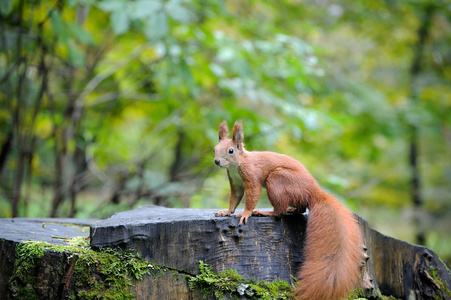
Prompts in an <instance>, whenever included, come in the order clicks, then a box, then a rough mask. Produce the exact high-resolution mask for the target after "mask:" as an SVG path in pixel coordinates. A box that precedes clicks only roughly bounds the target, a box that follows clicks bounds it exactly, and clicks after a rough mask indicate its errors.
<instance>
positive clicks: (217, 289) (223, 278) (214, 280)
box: [187, 261, 292, 299]
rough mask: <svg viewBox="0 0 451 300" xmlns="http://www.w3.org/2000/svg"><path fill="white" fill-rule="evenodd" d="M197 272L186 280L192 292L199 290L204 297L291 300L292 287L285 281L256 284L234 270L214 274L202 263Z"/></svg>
mask: <svg viewBox="0 0 451 300" xmlns="http://www.w3.org/2000/svg"><path fill="white" fill-rule="evenodd" d="M199 271H200V274H199V275H197V276H188V277H187V280H188V282H189V286H190V288H191V289H192V290H194V289H199V290H201V291H202V293H203V294H204V295H205V296H208V295H214V296H215V297H216V298H218V299H224V298H225V295H230V297H231V298H232V299H233V298H235V299H238V298H239V296H240V295H241V296H242V295H246V296H248V297H250V298H251V299H291V292H292V287H291V286H290V285H289V284H288V283H287V282H286V281H274V282H271V283H264V282H263V281H260V282H258V283H257V282H255V281H253V280H250V279H248V280H245V279H244V278H243V277H242V276H240V275H238V272H237V271H236V270H226V271H224V272H219V273H215V272H213V271H212V268H211V267H210V266H209V265H207V264H205V263H203V262H202V261H201V262H200V264H199Z"/></svg>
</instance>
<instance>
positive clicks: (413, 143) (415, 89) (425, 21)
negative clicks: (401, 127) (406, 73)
mask: <svg viewBox="0 0 451 300" xmlns="http://www.w3.org/2000/svg"><path fill="white" fill-rule="evenodd" d="M433 14H434V7H433V6H432V5H428V6H427V7H425V9H424V12H423V17H422V22H421V24H420V27H419V28H418V31H417V36H418V41H417V43H416V45H415V48H414V57H413V61H412V66H411V69H410V77H411V78H410V79H411V83H410V101H411V103H412V106H413V107H416V106H418V103H419V101H420V99H419V92H420V86H419V85H420V83H419V78H420V74H421V71H422V63H423V52H424V47H425V43H426V40H427V38H428V36H429V32H430V27H431V20H432V17H433ZM419 126H420V124H419V122H418V120H415V123H413V122H411V123H410V125H409V131H410V141H409V164H410V170H411V181H410V187H411V197H412V203H413V205H414V209H415V220H414V223H415V224H419V226H418V229H417V234H416V243H417V244H420V245H424V244H425V242H426V241H425V232H424V228H423V226H421V223H422V222H421V213H422V207H423V199H422V196H421V177H420V170H419V163H418V153H419V138H418V136H419Z"/></svg>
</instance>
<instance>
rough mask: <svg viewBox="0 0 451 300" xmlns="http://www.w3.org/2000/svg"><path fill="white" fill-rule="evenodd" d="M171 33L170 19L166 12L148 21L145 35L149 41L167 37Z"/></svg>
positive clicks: (159, 13) (160, 12)
mask: <svg viewBox="0 0 451 300" xmlns="http://www.w3.org/2000/svg"><path fill="white" fill-rule="evenodd" d="M168 32H169V24H168V18H167V16H166V13H165V12H164V11H159V12H157V13H156V14H155V16H154V17H152V18H150V20H148V21H147V24H146V27H145V29H144V33H145V35H146V36H147V38H148V39H149V40H157V39H161V38H163V37H165V36H166V35H167V34H168Z"/></svg>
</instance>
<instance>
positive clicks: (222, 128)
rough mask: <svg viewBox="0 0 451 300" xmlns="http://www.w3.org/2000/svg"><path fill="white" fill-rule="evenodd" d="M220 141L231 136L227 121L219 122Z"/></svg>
mask: <svg viewBox="0 0 451 300" xmlns="http://www.w3.org/2000/svg"><path fill="white" fill-rule="evenodd" d="M218 135H219V141H222V140H225V139H226V138H227V137H228V136H229V128H228V127H227V121H222V123H221V124H219V130H218Z"/></svg>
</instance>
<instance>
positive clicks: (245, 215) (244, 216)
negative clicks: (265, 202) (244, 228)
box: [234, 211, 251, 226]
mask: <svg viewBox="0 0 451 300" xmlns="http://www.w3.org/2000/svg"><path fill="white" fill-rule="evenodd" d="M250 215H251V213H250V212H248V211H244V212H242V213H237V214H235V215H234V216H235V218H239V217H241V218H240V223H239V224H238V226H241V225H243V222H244V224H246V223H247V220H248V219H249V216H250Z"/></svg>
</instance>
